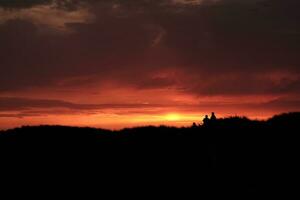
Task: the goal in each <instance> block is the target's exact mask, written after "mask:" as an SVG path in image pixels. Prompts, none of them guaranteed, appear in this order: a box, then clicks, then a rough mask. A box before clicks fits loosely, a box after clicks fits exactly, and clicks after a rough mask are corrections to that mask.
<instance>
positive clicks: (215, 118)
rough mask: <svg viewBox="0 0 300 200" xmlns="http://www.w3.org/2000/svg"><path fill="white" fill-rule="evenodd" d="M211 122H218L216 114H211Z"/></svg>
mask: <svg viewBox="0 0 300 200" xmlns="http://www.w3.org/2000/svg"><path fill="white" fill-rule="evenodd" d="M210 120H211V121H212V122H214V121H217V117H216V115H215V113H214V112H212V113H211V117H210Z"/></svg>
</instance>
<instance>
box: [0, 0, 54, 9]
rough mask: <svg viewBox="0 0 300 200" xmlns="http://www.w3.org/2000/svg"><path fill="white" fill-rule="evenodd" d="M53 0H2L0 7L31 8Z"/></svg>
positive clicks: (0, 0)
mask: <svg viewBox="0 0 300 200" xmlns="http://www.w3.org/2000/svg"><path fill="white" fill-rule="evenodd" d="M51 2H53V0H0V8H1V7H2V8H7V9H21V8H30V7H33V6H37V5H45V4H49V3H51Z"/></svg>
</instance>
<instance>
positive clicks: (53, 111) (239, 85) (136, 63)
mask: <svg viewBox="0 0 300 200" xmlns="http://www.w3.org/2000/svg"><path fill="white" fill-rule="evenodd" d="M299 7H300V1H299V0H284V1H283V0H9V1H8V0H0V55H1V57H0V129H7V128H13V127H17V126H22V125H40V124H51V125H52V124H57V125H71V126H94V127H102V128H109V129H119V128H124V127H133V126H143V125H160V124H165V125H172V126H187V125H190V124H191V123H192V122H194V121H195V122H198V123H200V122H201V121H202V118H203V116H204V115H205V114H209V113H211V112H212V111H214V112H215V113H216V114H217V117H226V116H235V115H243V116H248V117H250V118H252V119H265V118H268V117H271V116H272V115H274V114H278V113H282V112H290V111H299V110H300V54H299V53H300V26H299V23H300V12H299V11H298V8H299Z"/></svg>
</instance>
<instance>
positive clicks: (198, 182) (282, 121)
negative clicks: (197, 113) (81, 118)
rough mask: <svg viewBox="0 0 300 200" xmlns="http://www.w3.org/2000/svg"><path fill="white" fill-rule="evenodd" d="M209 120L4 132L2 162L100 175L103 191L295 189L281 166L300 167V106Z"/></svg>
mask: <svg viewBox="0 0 300 200" xmlns="http://www.w3.org/2000/svg"><path fill="white" fill-rule="evenodd" d="M213 116H215V115H214V113H213ZM205 119H208V117H207V118H205ZM205 121H206V120H205ZM205 121H204V124H203V125H196V123H195V124H193V126H191V127H182V128H175V127H167V126H160V127H154V126H147V127H137V128H130V129H129V128H127V129H123V130H120V131H111V130H104V129H94V128H77V127H64V126H37V127H30V126H24V127H21V128H16V129H12V130H7V131H1V132H0V152H1V163H2V165H1V167H5V166H6V167H7V169H6V170H10V171H11V170H13V171H14V172H13V173H10V174H9V176H10V178H11V176H12V174H13V176H17V177H23V176H25V178H24V179H23V180H27V179H32V177H33V174H34V175H37V174H43V176H44V179H43V180H52V179H54V180H55V179H59V180H60V179H61V178H62V177H65V179H66V181H67V182H68V184H69V185H72V184H75V183H76V184H78V183H81V184H83V183H84V184H86V183H90V182H91V180H92V181H94V182H95V184H93V186H94V187H97V190H99V192H100V191H101V192H105V191H106V192H107V191H118V193H122V194H128V193H132V194H135V195H137V194H138V193H139V194H144V195H145V194H147V196H148V197H149V196H151V195H153V196H152V197H155V196H156V195H158V194H159V195H160V197H170V195H172V196H174V197H175V196H176V197H184V198H188V197H200V196H202V195H204V194H209V195H210V196H213V195H220V194H222V195H225V194H230V195H232V194H235V195H237V194H238V195H242V196H240V197H246V196H247V197H248V196H253V197H255V196H256V195H257V194H258V193H266V194H268V193H273V194H279V193H286V189H288V190H292V187H288V188H286V187H284V186H286V185H287V182H282V181H281V178H284V176H282V175H281V173H280V172H284V173H285V176H286V175H287V174H288V173H289V172H291V171H292V168H293V167H295V166H297V165H295V163H296V162H297V159H296V158H297V152H298V150H299V149H298V146H299V145H298V144H297V141H298V140H295V139H293V135H295V133H299V122H300V113H286V114H281V115H277V116H274V117H272V118H270V119H269V120H265V121H258V120H250V119H248V118H246V117H229V118H221V119H217V118H216V117H215V118H214V117H213V118H210V119H208V121H206V122H205ZM212 121H213V123H211V122H212ZM3 163H4V164H3ZM20 169H21V170H20ZM2 172H3V171H2ZM291 173H292V172H291ZM4 174H5V173H4ZM27 176H28V177H27ZM79 180H80V181H79ZM56 184H59V183H56ZM110 195H112V194H111V193H110Z"/></svg>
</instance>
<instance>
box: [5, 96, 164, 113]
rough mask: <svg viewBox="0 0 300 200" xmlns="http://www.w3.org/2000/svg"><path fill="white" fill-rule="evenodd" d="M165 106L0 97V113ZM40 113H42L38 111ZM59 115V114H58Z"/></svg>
mask: <svg viewBox="0 0 300 200" xmlns="http://www.w3.org/2000/svg"><path fill="white" fill-rule="evenodd" d="M163 106H164V105H158V104H156V105H153V104H152V105H150V104H126V103H124V104H77V103H71V102H67V101H62V100H48V99H28V98H17V97H0V112H7V111H30V112H31V113H33V112H34V110H35V109H46V110H47V111H46V113H49V110H51V109H54V108H65V109H70V110H81V111H89V110H94V111H97V110H103V109H129V108H151V107H163ZM38 113H40V111H38ZM56 114H57V112H56Z"/></svg>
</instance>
